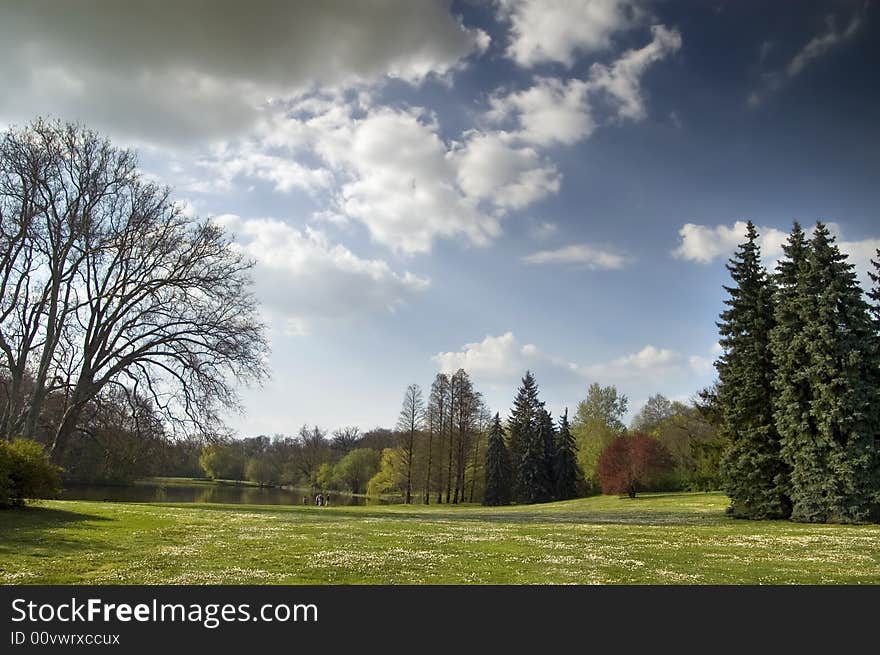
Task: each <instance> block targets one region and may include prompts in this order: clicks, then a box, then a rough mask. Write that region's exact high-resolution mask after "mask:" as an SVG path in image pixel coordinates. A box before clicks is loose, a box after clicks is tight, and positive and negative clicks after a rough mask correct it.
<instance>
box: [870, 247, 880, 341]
mask: <svg viewBox="0 0 880 655" xmlns="http://www.w3.org/2000/svg"><path fill="white" fill-rule="evenodd" d="M871 266H872V267H873V269H874V270H873V271H868V276H869V277H870V278H871V282H873V284H872V286H871V290H870V291H868V297H869V298H870V299H871V314H873V316H874V331H875V332H878V331H880V250H877V259H872V260H871Z"/></svg>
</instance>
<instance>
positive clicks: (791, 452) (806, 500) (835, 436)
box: [776, 223, 880, 523]
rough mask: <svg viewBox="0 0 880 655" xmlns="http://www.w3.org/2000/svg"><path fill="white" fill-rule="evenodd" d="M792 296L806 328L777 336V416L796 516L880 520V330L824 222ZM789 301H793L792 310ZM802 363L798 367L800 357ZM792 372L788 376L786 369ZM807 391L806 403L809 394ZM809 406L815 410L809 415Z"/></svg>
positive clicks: (818, 226) (809, 519) (796, 315)
mask: <svg viewBox="0 0 880 655" xmlns="http://www.w3.org/2000/svg"><path fill="white" fill-rule="evenodd" d="M792 295H793V297H794V298H795V299H796V300H797V308H795V307H794V306H793V305H788V304H786V305H785V307H784V309H788V310H789V311H790V313H791V314H792V315H793V316H794V318H795V320H796V321H797V323H798V324H799V327H800V332H799V334H798V335H795V337H794V338H793V339H791V340H790V341H789V343H788V344H785V343H784V339H783V337H784V336H787V332H786V334H780V335H779V339H778V340H777V342H776V345H777V352H778V354H779V356H780V359H781V360H782V367H783V368H782V369H781V370H780V373H779V376H778V377H777V380H776V384H777V388H778V389H779V391H780V402H779V411H778V412H777V419H778V421H777V422H778V424H779V430H780V434H781V435H782V440H783V455H784V456H785V458H786V461H787V463H788V464H789V466H790V467H791V497H792V501H793V504H794V508H793V510H792V518H793V519H794V520H798V521H806V522H855V523H860V522H864V521H871V520H874V521H876V520H878V519H880V505H878V496H877V490H878V489H880V459H878V449H877V435H878V434H880V417H878V412H880V384H878V382H880V380H878V366H880V362H878V352H877V347H876V335H875V332H874V326H873V324H872V321H871V317H870V312H869V305H868V303H867V302H866V301H865V299H864V295H863V292H862V289H861V287H860V286H859V284H858V281H857V278H856V274H855V271H854V267H853V266H852V264H850V263H849V262H848V261H847V256H846V255H845V254H843V253H841V252H840V249H839V248H838V247H837V244H836V243H835V239H834V237H833V236H832V235H831V233H830V232H829V230H828V228H827V226H826V225H824V224H823V223H817V224H816V227H815V229H814V230H813V236H812V239H811V240H810V243H809V249H808V252H807V256H806V262H805V263H804V264H803V265H801V266H800V267H799V268H798V269H797V271H796V276H795V283H794V288H793V294H792ZM789 308H790V309H789ZM793 364H794V365H793ZM785 374H789V375H791V378H790V379H786V378H784V377H783V375H785ZM807 399H808V404H807V403H806V402H805V401H806V400H807ZM805 405H806V406H808V407H809V412H808V413H805V411H804V410H805V408H806V407H805Z"/></svg>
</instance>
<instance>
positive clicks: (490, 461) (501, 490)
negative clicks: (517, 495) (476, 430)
mask: <svg viewBox="0 0 880 655" xmlns="http://www.w3.org/2000/svg"><path fill="white" fill-rule="evenodd" d="M512 483H513V470H512V468H511V464H510V453H509V452H508V450H507V445H506V444H505V443H504V428H502V427H501V417H500V416H499V415H498V414H495V420H494V422H493V423H492V429H491V430H490V432H489V442H488V445H487V447H486V490H485V492H484V494H483V504H484V505H509V504H510V500H511V485H512Z"/></svg>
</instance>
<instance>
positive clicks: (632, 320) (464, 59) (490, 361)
mask: <svg viewBox="0 0 880 655" xmlns="http://www.w3.org/2000/svg"><path fill="white" fill-rule="evenodd" d="M0 13H2V18H3V20H0V76H2V78H3V80H4V82H5V87H6V89H7V92H6V93H4V94H3V96H2V97H0V123H2V124H6V125H8V124H13V123H21V122H25V121H27V120H30V119H31V118H33V117H35V116H37V115H44V116H46V115H48V116H55V117H59V118H63V119H71V120H79V121H82V122H83V123H85V124H87V125H89V126H90V127H94V128H96V129H99V130H101V131H102V132H104V133H106V134H108V135H109V136H111V137H112V138H113V139H114V141H115V142H117V143H119V144H121V145H125V146H130V147H133V148H136V149H138V151H139V152H140V157H141V163H142V167H143V170H144V171H145V173H146V174H147V175H149V176H150V177H151V178H153V179H157V180H159V181H161V182H163V183H166V184H169V185H171V186H172V187H174V189H175V197H176V198H177V199H178V200H179V201H180V202H181V203H182V205H183V206H184V207H185V209H186V211H189V212H192V213H194V214H197V215H200V216H213V217H215V220H217V221H219V222H221V223H223V224H224V225H225V226H226V227H227V228H228V229H229V230H230V231H231V232H232V233H234V234H235V239H236V247H239V248H242V249H243V250H244V251H245V252H246V253H248V254H249V255H250V256H251V257H253V258H254V259H255V260H256V262H257V264H256V268H255V270H254V278H255V293H256V294H257V296H258V297H259V298H260V300H261V303H262V308H263V313H264V318H265V321H266V323H267V325H268V326H269V331H270V332H269V334H270V339H271V344H272V355H271V359H270V366H271V369H272V371H273V377H272V380H271V381H269V382H267V383H266V384H265V386H264V387H263V388H261V389H244V390H242V398H243V401H244V406H245V408H246V413H245V414H244V415H241V416H238V415H231V416H230V425H231V426H232V427H234V428H235V429H236V430H238V431H239V433H240V434H243V435H254V434H260V433H268V434H271V433H276V432H285V433H290V432H294V431H295V430H296V429H297V428H298V426H299V425H301V424H302V423H304V422H308V423H317V424H319V425H322V426H324V427H327V428H330V429H332V428H334V427H337V426H341V425H359V426H360V427H361V428H362V429H367V428H370V427H373V426H375V425H384V426H390V425H392V424H393V422H394V420H395V418H396V415H397V412H398V410H399V406H400V401H401V398H402V395H403V391H404V389H405V387H406V386H407V385H408V384H409V383H411V382H417V383H419V384H421V385H422V386H423V387H425V388H427V387H428V386H429V385H430V382H431V380H432V378H433V376H434V374H435V373H436V372H437V371H438V370H452V369H455V368H457V367H459V366H463V367H464V368H466V369H468V370H469V371H470V372H471V374H472V376H473V378H474V380H475V382H476V385H477V388H478V389H479V390H481V391H482V392H483V393H484V395H485V397H486V400H487V402H488V404H489V405H490V407H491V409H493V410H496V411H501V412H502V414H503V413H505V412H506V411H507V409H508V408H509V406H510V402H511V399H512V397H513V394H514V392H515V389H516V386H517V383H518V380H519V378H520V377H521V375H522V374H523V373H524V371H525V369H526V368H530V369H532V370H533V371H534V372H535V373H536V375H537V378H538V382H539V384H540V385H541V388H542V394H543V397H544V398H545V400H546V401H547V402H548V405H549V406H550V407H551V408H552V409H553V410H554V411H555V412H558V411H560V410H561V409H562V408H563V407H564V406H570V407H573V406H574V405H575V404H576V403H577V401H578V400H579V399H581V398H582V397H583V396H584V394H585V391H586V388H587V386H588V385H589V384H590V383H591V382H593V381H597V382H600V383H602V384H615V385H616V386H617V387H618V389H619V390H620V391H621V392H623V393H625V394H627V395H628V396H629V398H630V401H631V410H637V409H638V407H639V406H640V405H641V403H643V402H644V400H645V399H646V398H647V397H648V396H649V395H651V394H653V393H657V392H661V393H663V394H665V395H667V396H668V397H670V398H677V399H686V398H688V397H689V396H690V395H692V394H693V393H694V392H695V391H696V390H698V389H699V388H700V387H702V386H705V385H707V384H709V383H711V381H712V379H713V371H712V367H711V361H712V359H713V358H714V356H715V355H717V350H716V348H717V346H716V342H717V333H716V328H715V320H716V317H717V314H718V312H719V310H720V308H721V302H722V300H723V295H722V292H721V285H722V284H723V283H724V282H725V271H724V261H725V259H726V258H727V257H728V256H729V255H730V254H731V252H732V251H733V249H734V247H735V245H736V243H737V242H738V241H739V240H740V236H741V234H742V230H743V223H742V221H744V220H747V219H751V220H753V221H754V222H755V223H756V224H757V225H758V226H759V228H760V229H761V232H762V234H763V237H764V247H765V254H766V257H767V261H768V264H771V265H772V262H773V260H774V258H775V257H776V256H778V254H779V244H780V242H781V240H782V238H783V236H784V234H783V233H784V232H785V231H786V230H787V229H788V227H789V226H790V224H791V221H792V220H794V219H799V220H801V221H802V222H804V223H805V224H810V223H812V222H814V221H815V220H817V219H821V220H824V221H827V222H830V223H832V224H833V227H834V229H835V231H836V233H837V234H838V236H839V238H840V239H841V242H842V245H843V247H844V249H845V250H846V251H847V252H849V253H851V255H852V257H853V262H854V263H855V264H856V265H857V266H858V267H859V270H860V272H861V273H862V274H864V271H865V267H866V266H867V261H868V259H869V258H870V256H871V255H872V253H873V252H874V250H875V249H876V248H877V247H880V221H878V220H877V214H876V208H877V207H878V206H880V202H878V201H880V184H878V181H880V148H878V142H880V139H878V136H880V135H878V127H877V116H880V111H878V109H880V108H878V105H880V85H878V83H877V81H876V71H877V68H878V65H880V38H877V37H878V32H880V18H878V10H877V8H876V7H874V6H872V5H871V4H870V3H864V2H778V3H742V2H714V3H712V2H699V3H694V2H680V3H679V2H660V1H657V2H642V3H638V2H632V1H630V0H593V1H590V0H583V1H582V2H564V1H561V0H558V1H554V0H543V1H540V2H538V1H529V0H500V1H498V2H494V3H490V2H480V3H477V2H465V1H462V2H453V3H449V2H412V1H410V0H383V1H381V2H379V1H377V2H374V3H342V2H339V3H336V2H322V3H298V4H296V5H293V4H291V3H282V2H277V3H276V2H262V3H233V2H230V3H222V2H214V3H207V4H206V3H202V2H184V3H170V2H169V3H162V2H157V3H152V4H150V5H149V6H148V7H146V8H144V7H138V6H135V5H134V4H133V3H109V4H108V3H101V2H98V3H95V10H94V11H93V12H92V13H88V12H83V11H82V10H81V8H80V7H79V6H75V5H74V4H73V3H69V4H67V3H65V4H62V5H57V4H52V5H50V4H48V3H46V4H44V3H39V2H35V3H14V2H3V3H2V4H0Z"/></svg>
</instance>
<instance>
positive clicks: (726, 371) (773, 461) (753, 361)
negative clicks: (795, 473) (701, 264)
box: [715, 221, 791, 519]
mask: <svg viewBox="0 0 880 655" xmlns="http://www.w3.org/2000/svg"><path fill="white" fill-rule="evenodd" d="M727 270H728V271H729V272H730V275H731V278H732V279H733V282H734V284H733V286H725V287H724V289H725V291H727V293H728V295H729V298H728V299H727V300H725V304H726V305H727V309H725V310H724V311H723V312H722V313H721V322H720V323H718V328H719V332H720V334H721V346H722V347H723V349H724V352H723V354H722V355H721V357H720V358H719V359H718V361H717V362H716V363H715V366H716V368H717V369H718V378H719V385H718V400H719V404H720V407H721V411H722V417H723V421H722V426H721V431H722V433H723V435H724V436H725V437H727V439H728V440H729V443H730V445H729V447H728V449H727V451H726V452H725V454H724V459H723V464H722V465H723V471H724V479H725V491H726V492H727V494H728V495H729V496H730V499H731V507H730V510H729V511H730V512H731V513H732V514H733V515H734V516H738V517H743V518H752V519H761V518H784V517H787V516H788V515H789V513H790V512H791V503H790V501H789V498H788V495H787V489H788V468H787V466H786V465H785V463H784V462H783V460H782V456H781V453H780V443H779V435H778V433H777V431H776V425H775V422H774V418H773V386H772V381H773V377H774V370H773V358H772V353H771V350H770V331H771V329H772V327H773V324H774V317H773V299H772V292H773V286H772V284H771V282H770V280H769V279H768V276H767V272H766V270H765V269H764V267H763V265H762V264H761V252H760V247H759V245H758V232H757V230H756V229H755V226H754V224H753V223H752V222H751V221H749V223H748V226H747V231H746V241H745V242H744V243H742V244H741V245H740V246H739V248H738V249H737V252H736V253H735V255H734V256H733V258H732V259H731V260H730V263H729V264H728V265H727Z"/></svg>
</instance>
